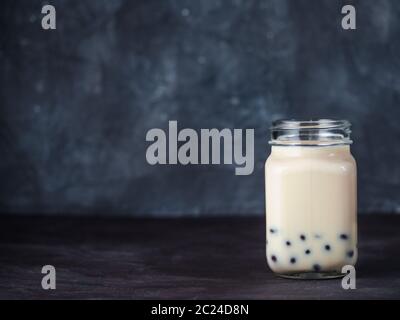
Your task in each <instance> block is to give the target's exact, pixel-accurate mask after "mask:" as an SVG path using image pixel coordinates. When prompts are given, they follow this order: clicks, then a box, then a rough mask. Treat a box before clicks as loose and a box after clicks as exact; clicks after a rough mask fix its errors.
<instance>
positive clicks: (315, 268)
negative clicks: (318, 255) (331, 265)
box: [313, 263, 321, 272]
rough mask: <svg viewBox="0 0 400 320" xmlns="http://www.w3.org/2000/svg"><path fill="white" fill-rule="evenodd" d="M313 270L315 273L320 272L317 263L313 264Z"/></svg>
mask: <svg viewBox="0 0 400 320" xmlns="http://www.w3.org/2000/svg"><path fill="white" fill-rule="evenodd" d="M313 270H314V271H315V272H318V271H321V266H320V265H319V264H318V263H315V264H314V265H313Z"/></svg>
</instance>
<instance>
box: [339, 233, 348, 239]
mask: <svg viewBox="0 0 400 320" xmlns="http://www.w3.org/2000/svg"><path fill="white" fill-rule="evenodd" d="M339 237H340V239H342V240H347V239H348V238H349V236H348V235H347V234H345V233H341V234H340V236H339Z"/></svg>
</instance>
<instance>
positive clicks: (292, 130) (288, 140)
mask: <svg viewBox="0 0 400 320" xmlns="http://www.w3.org/2000/svg"><path fill="white" fill-rule="evenodd" d="M350 127H351V123H350V122H349V121H348V120H333V119H317V120H294V119H282V120H276V121H274V122H273V123H272V126H271V128H270V130H271V140H270V141H269V143H270V144H271V145H282V146H288V145H289V146H331V145H343V144H351V143H352V141H351V140H350V133H351V130H350Z"/></svg>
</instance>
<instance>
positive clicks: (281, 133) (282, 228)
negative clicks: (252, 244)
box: [265, 120, 357, 279]
mask: <svg viewBox="0 0 400 320" xmlns="http://www.w3.org/2000/svg"><path fill="white" fill-rule="evenodd" d="M350 133H351V131H350V123H349V122H348V121H346V120H340V121H336V120H315V121H295V120H279V121H275V122H274V123H273V125H272V128H271V141H270V144H271V154H270V156H269V157H268V159H267V161H266V164H265V186H266V225H267V230H266V231H267V245H266V252H267V261H268V265H269V267H270V268H271V269H272V271H273V272H275V273H276V274H277V275H280V276H283V277H289V278H300V279H319V278H332V277H339V276H342V273H341V270H342V267H343V266H345V265H354V264H355V263H356V260H357V172H356V171H357V169H356V162H355V160H354V158H353V156H352V155H351V153H350V144H351V143H352V141H351V140H350Z"/></svg>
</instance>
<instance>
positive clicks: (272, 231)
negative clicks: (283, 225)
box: [269, 228, 277, 233]
mask: <svg viewBox="0 0 400 320" xmlns="http://www.w3.org/2000/svg"><path fill="white" fill-rule="evenodd" d="M269 232H270V233H276V232H277V230H276V229H275V228H270V229H269Z"/></svg>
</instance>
